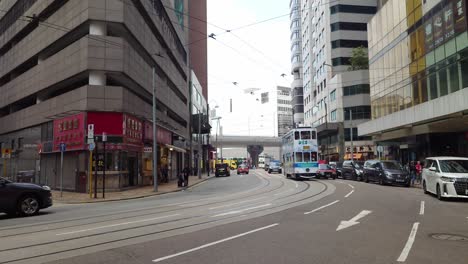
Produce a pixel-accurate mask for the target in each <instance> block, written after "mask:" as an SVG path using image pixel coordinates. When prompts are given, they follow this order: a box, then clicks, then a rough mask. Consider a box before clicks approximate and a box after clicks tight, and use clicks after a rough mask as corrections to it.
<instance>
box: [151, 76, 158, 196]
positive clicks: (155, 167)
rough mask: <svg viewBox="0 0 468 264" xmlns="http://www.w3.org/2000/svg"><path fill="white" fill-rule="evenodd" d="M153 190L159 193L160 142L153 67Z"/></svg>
mask: <svg viewBox="0 0 468 264" xmlns="http://www.w3.org/2000/svg"><path fill="white" fill-rule="evenodd" d="M152 86H153V190H154V192H157V191H158V173H157V171H158V157H157V155H158V142H157V138H158V137H157V130H156V129H157V128H156V69H155V67H153V81H152Z"/></svg>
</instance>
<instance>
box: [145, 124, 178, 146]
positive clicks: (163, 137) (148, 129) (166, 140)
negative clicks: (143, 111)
mask: <svg viewBox="0 0 468 264" xmlns="http://www.w3.org/2000/svg"><path fill="white" fill-rule="evenodd" d="M156 133H157V137H158V143H159V144H172V132H171V131H169V130H167V129H165V128H162V127H160V126H158V127H157V130H156ZM144 138H145V140H148V141H153V124H152V123H151V122H145V134H144Z"/></svg>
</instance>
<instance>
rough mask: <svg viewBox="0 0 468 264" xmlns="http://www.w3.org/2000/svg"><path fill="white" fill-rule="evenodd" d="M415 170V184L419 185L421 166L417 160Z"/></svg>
mask: <svg viewBox="0 0 468 264" xmlns="http://www.w3.org/2000/svg"><path fill="white" fill-rule="evenodd" d="M415 169H416V182H418V184H419V183H421V172H422V166H421V162H420V161H419V160H418V163H417V164H416V166H415Z"/></svg>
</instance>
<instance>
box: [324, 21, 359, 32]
mask: <svg viewBox="0 0 468 264" xmlns="http://www.w3.org/2000/svg"><path fill="white" fill-rule="evenodd" d="M330 27H331V31H332V32H334V31H338V30H352V31H367V24H366V23H353V22H336V23H333V24H330Z"/></svg>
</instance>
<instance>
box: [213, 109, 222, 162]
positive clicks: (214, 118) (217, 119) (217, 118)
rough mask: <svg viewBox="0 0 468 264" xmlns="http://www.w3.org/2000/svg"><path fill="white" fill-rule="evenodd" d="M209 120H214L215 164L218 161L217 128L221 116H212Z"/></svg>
mask: <svg viewBox="0 0 468 264" xmlns="http://www.w3.org/2000/svg"><path fill="white" fill-rule="evenodd" d="M211 120H216V121H217V122H216V136H215V146H216V157H215V164H216V162H218V129H219V121H220V120H221V117H220V116H218V117H213V118H212V119H211Z"/></svg>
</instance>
